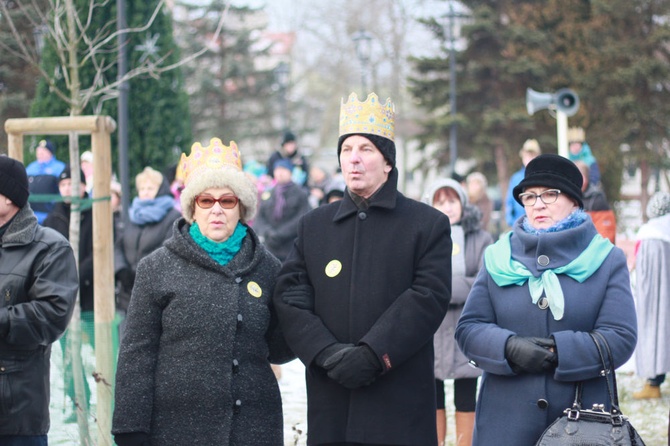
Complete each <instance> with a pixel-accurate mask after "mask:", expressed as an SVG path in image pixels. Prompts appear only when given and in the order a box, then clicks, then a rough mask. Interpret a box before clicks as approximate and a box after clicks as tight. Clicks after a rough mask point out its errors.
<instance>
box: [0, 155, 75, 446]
mask: <svg viewBox="0 0 670 446" xmlns="http://www.w3.org/2000/svg"><path fill="white" fill-rule="evenodd" d="M59 173H60V172H59ZM28 196H29V185H28V176H27V175H26V169H25V167H24V166H23V164H22V163H20V162H19V161H17V160H15V159H12V158H9V157H7V156H4V155H3V156H0V258H2V262H0V289H2V293H3V298H2V299H0V366H1V369H2V370H1V373H0V383H1V384H2V386H1V390H0V407H1V408H2V410H0V444H2V445H12V446H14V445H20V446H46V445H47V443H48V440H47V433H48V431H49V395H50V383H49V381H50V361H51V345H52V344H53V343H54V342H55V341H56V340H57V339H58V338H59V337H60V336H61V335H62V334H63V332H64V331H65V329H66V328H67V325H68V323H69V322H70V317H71V316H72V311H73V310H74V305H75V301H76V298H77V289H78V288H79V279H78V277H77V265H76V263H75V260H74V253H73V252H72V248H71V247H70V243H68V241H67V240H66V239H65V238H64V237H63V236H62V235H60V234H59V233H58V232H56V231H54V230H53V229H51V228H44V227H42V226H40V225H38V223H37V218H36V217H35V214H34V213H33V211H32V209H31V208H30V205H29V204H28Z"/></svg>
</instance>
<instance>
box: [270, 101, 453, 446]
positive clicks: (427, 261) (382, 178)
mask: <svg viewBox="0 0 670 446" xmlns="http://www.w3.org/2000/svg"><path fill="white" fill-rule="evenodd" d="M394 116H395V115H394V106H393V103H392V102H391V100H390V99H389V100H387V101H386V102H385V103H380V102H379V99H378V97H377V95H376V94H374V93H371V94H370V95H369V96H368V98H367V100H366V101H365V102H363V103H361V102H360V101H359V100H358V98H357V96H356V94H355V93H352V94H351V95H350V96H349V99H348V101H347V102H346V103H343V104H342V106H341V109H340V137H339V140H338V145H337V154H338V159H339V162H340V165H341V167H342V174H343V176H344V179H345V182H346V185H347V190H346V192H345V194H344V198H343V199H342V200H340V201H338V202H335V203H331V204H326V205H323V206H319V207H318V208H316V209H314V210H312V211H311V212H309V213H307V214H306V215H304V216H303V218H302V219H301V221H300V225H299V229H298V237H297V239H296V241H295V243H294V245H293V250H292V251H291V253H290V254H289V257H288V258H287V259H286V261H285V262H284V264H283V266H282V270H281V272H280V274H279V277H278V279H277V287H276V289H275V293H274V299H273V300H274V303H275V307H276V308H277V314H278V316H279V320H280V323H281V326H282V328H283V330H284V334H285V336H286V340H287V342H288V344H289V346H290V347H291V348H292V349H293V351H294V352H295V353H296V354H297V355H298V357H299V358H300V360H301V361H302V362H303V363H304V364H305V366H306V368H307V370H306V373H305V378H306V380H307V428H308V429H307V436H308V437H307V444H309V445H345V444H346V445H349V444H356V445H371V444H377V445H390V444H398V445H400V444H402V445H405V446H408V445H416V446H435V445H436V444H437V436H436V434H435V431H436V426H435V378H434V375H433V334H434V333H435V331H436V330H437V328H438V327H439V325H440V323H441V322H442V320H443V319H444V315H445V313H446V311H447V306H448V304H449V299H450V294H451V262H450V259H451V237H450V227H449V219H448V218H447V216H446V215H444V214H443V213H441V212H439V211H438V210H436V209H433V208H431V207H430V206H428V205H426V204H424V203H420V202H418V201H416V200H412V199H409V198H407V197H405V196H404V195H402V194H401V193H400V192H399V191H398V170H397V168H396V166H395V160H396V150H395V143H394V141H393V138H394ZM371 122H372V124H371Z"/></svg>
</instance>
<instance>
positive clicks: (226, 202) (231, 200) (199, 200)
mask: <svg viewBox="0 0 670 446" xmlns="http://www.w3.org/2000/svg"><path fill="white" fill-rule="evenodd" d="M239 201H240V199H239V198H237V197H236V196H235V195H221V196H220V197H219V198H214V197H212V196H210V195H198V196H197V197H195V203H196V204H197V205H198V206H200V207H201V208H203V209H209V208H211V207H213V206H214V203H219V206H221V207H222V208H224V209H232V208H234V207H235V206H237V203H239Z"/></svg>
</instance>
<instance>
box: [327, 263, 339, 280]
mask: <svg viewBox="0 0 670 446" xmlns="http://www.w3.org/2000/svg"><path fill="white" fill-rule="evenodd" d="M340 271H342V263H341V262H340V261H339V260H331V261H330V262H328V265H326V276H328V277H335V276H337V275H338V274H340Z"/></svg>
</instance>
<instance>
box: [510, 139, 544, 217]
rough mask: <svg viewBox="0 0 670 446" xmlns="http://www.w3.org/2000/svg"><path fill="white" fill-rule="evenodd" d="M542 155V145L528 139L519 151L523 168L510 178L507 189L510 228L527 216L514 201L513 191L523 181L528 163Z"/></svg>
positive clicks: (535, 140) (521, 207)
mask: <svg viewBox="0 0 670 446" xmlns="http://www.w3.org/2000/svg"><path fill="white" fill-rule="evenodd" d="M541 153H542V151H541V150H540V144H539V143H538V142H537V139H527V140H526V142H524V143H523V146H522V147H521V150H519V156H520V157H521V163H522V164H523V167H521V169H519V170H518V171H516V172H514V173H513V174H512V176H511V177H510V179H509V185H508V187H507V195H506V196H505V222H506V223H507V226H509V227H510V228H511V227H513V226H514V222H516V221H517V220H518V219H519V218H520V217H522V216H524V215H526V213H525V210H524V208H523V206H521V205H520V204H519V203H518V202H517V201H516V200H515V199H514V194H513V193H512V191H513V190H514V187H516V185H518V184H519V183H520V182H521V180H523V177H524V175H525V172H526V166H527V165H528V163H529V162H530V161H531V160H533V159H534V158H536V157H537V156H538V155H540V154H541Z"/></svg>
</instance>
